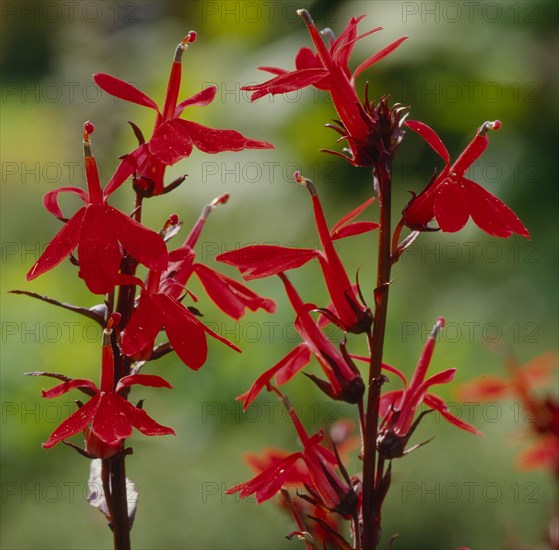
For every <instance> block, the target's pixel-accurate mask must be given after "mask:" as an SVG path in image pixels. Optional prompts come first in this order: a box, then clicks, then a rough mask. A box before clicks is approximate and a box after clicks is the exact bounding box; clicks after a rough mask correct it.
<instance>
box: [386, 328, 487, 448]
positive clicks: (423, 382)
mask: <svg viewBox="0 0 559 550" xmlns="http://www.w3.org/2000/svg"><path fill="white" fill-rule="evenodd" d="M442 327H444V319H443V318H442V317H441V318H439V319H438V320H437V322H436V324H435V326H434V327H433V330H432V332H431V334H430V336H429V338H428V339H427V343H426V344H425V347H424V348H423V351H422V353H421V356H420V358H419V362H418V363H417V366H416V368H415V371H414V373H413V377H412V380H411V382H410V383H409V385H408V383H407V380H406V378H405V376H404V375H403V374H402V373H401V372H400V371H399V370H398V369H396V368H395V367H391V366H389V365H386V364H383V368H384V369H385V370H388V371H390V372H392V373H394V374H396V375H397V376H398V377H399V378H400V379H401V380H402V382H403V383H404V385H405V387H404V389H403V390H395V391H389V392H386V393H384V394H383V395H382V397H381V402H380V414H381V416H382V417H383V421H382V425H381V429H380V432H379V448H380V449H381V451H382V452H384V454H385V457H387V458H395V457H397V456H402V454H403V453H404V447H405V445H406V443H407V441H408V439H409V438H410V436H411V435H412V433H413V431H414V429H415V425H413V424H414V417H415V413H416V412H417V409H418V408H419V406H420V405H421V403H425V405H427V407H430V408H431V409H433V410H436V411H438V412H439V413H440V414H441V416H442V417H443V418H444V419H445V420H447V421H448V422H450V423H451V424H454V425H455V426H458V427H459V428H461V429H462V430H465V431H467V432H471V433H474V434H477V435H481V432H480V431H479V430H477V429H476V428H474V427H473V426H471V425H470V424H468V423H467V422H464V421H463V420H460V419H459V418H457V417H456V416H454V415H453V414H452V413H450V412H449V410H448V407H447V405H446V403H445V401H444V400H443V399H441V398H440V397H439V396H438V395H435V394H433V393H428V390H429V388H430V387H431V386H434V385H436V384H448V383H449V382H450V381H451V380H452V379H453V378H454V374H455V373H456V369H447V370H445V371H442V372H439V373H437V374H435V375H433V376H431V377H430V378H427V379H425V377H426V375H427V369H428V367H429V363H430V362H431V357H432V356H433V351H434V349H435V341H436V337H437V335H438V333H439V331H440V329H441V328H442Z"/></svg>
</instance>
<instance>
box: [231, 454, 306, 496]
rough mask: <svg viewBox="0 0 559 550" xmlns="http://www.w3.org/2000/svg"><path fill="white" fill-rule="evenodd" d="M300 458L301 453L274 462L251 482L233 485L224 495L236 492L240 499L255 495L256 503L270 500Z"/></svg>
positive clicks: (301, 456)
mask: <svg viewBox="0 0 559 550" xmlns="http://www.w3.org/2000/svg"><path fill="white" fill-rule="evenodd" d="M300 458H303V454H302V453H294V454H292V455H289V456H288V457H286V458H284V459H283V460H280V461H279V462H276V463H275V464H274V465H273V466H271V467H270V468H268V469H266V470H264V471H263V472H262V473H261V474H259V475H257V476H256V477H253V478H252V479H251V480H249V481H246V482H245V483H240V484H239V485H235V486H234V487H231V489H227V491H226V493H227V494H228V495H232V494H233V493H237V492H238V493H239V496H240V497H241V498H245V497H248V496H249V495H252V494H253V493H256V500H257V502H258V503H261V502H264V501H266V500H268V499H270V498H272V497H273V496H274V495H275V494H276V493H277V492H278V491H279V490H280V489H281V487H282V485H283V484H284V482H285V481H286V479H287V478H288V477H289V475H290V473H291V469H292V468H293V466H294V465H295V463H296V462H297V460H299V459H300Z"/></svg>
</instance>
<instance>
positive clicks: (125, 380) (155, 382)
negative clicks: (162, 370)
mask: <svg viewBox="0 0 559 550" xmlns="http://www.w3.org/2000/svg"><path fill="white" fill-rule="evenodd" d="M133 384H140V385H141V386H150V387H152V388H169V389H172V388H173V386H171V384H169V382H167V380H165V378H161V376H156V375H155V374H131V375H129V376H123V377H122V378H121V379H120V380H119V381H118V384H117V386H116V389H115V393H118V392H119V391H120V390H121V389H122V388H127V387H129V386H132V385H133Z"/></svg>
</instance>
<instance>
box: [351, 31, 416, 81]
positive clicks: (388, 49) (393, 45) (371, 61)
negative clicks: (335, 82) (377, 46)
mask: <svg viewBox="0 0 559 550" xmlns="http://www.w3.org/2000/svg"><path fill="white" fill-rule="evenodd" d="M406 38H407V36H402V37H400V38H398V39H397V40H394V42H391V43H390V44H388V46H385V47H384V48H382V50H379V51H378V52H377V53H375V54H374V55H372V56H371V57H369V58H368V59H365V61H363V63H361V64H360V65H359V67H357V69H355V72H354V73H353V77H352V78H353V79H356V78H357V77H358V76H359V75H360V74H361V73H362V72H363V71H365V70H366V69H368V68H369V67H371V66H373V65H374V64H375V63H378V62H379V61H380V60H381V59H384V58H385V57H386V56H387V55H388V54H390V53H392V52H393V51H394V50H395V49H396V48H397V47H398V46H399V45H400V44H401V43H402V42H403V41H404V40H406Z"/></svg>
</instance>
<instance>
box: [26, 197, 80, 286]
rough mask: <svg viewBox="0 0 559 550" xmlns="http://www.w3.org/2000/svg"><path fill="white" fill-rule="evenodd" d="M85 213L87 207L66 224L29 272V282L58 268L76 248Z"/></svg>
mask: <svg viewBox="0 0 559 550" xmlns="http://www.w3.org/2000/svg"><path fill="white" fill-rule="evenodd" d="M85 213H86V207H85V206H84V207H83V208H81V209H80V210H78V211H77V212H76V213H75V214H74V215H73V216H72V217H71V218H70V220H69V221H68V223H66V224H64V227H63V228H62V229H61V230H60V231H59V232H58V233H57V234H56V235H55V236H54V238H53V239H52V241H51V242H50V243H49V244H48V246H47V248H46V249H45V251H44V252H43V253H42V254H41V256H40V257H39V259H38V260H37V261H36V262H35V264H34V265H33V267H32V268H31V269H30V270H29V271H28V273H27V280H28V281H32V280H33V279H35V278H36V277H38V276H39V275H42V274H43V273H45V272H46V271H49V270H51V269H52V268H53V267H55V266H57V265H58V264H59V263H60V262H61V261H62V260H63V259H64V258H66V256H68V255H69V254H70V252H72V250H74V248H76V246H77V244H78V240H79V238H80V231H81V229H82V224H83V220H84V216H85Z"/></svg>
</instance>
